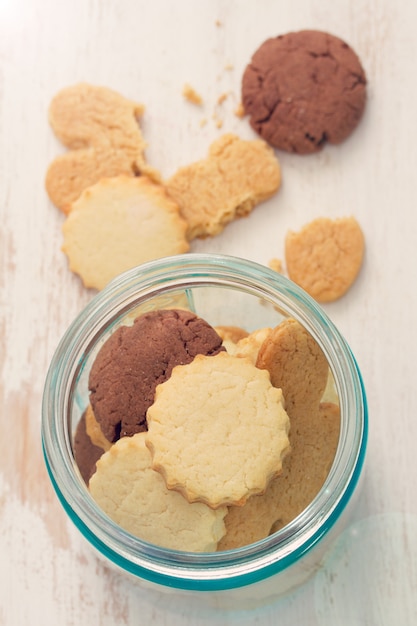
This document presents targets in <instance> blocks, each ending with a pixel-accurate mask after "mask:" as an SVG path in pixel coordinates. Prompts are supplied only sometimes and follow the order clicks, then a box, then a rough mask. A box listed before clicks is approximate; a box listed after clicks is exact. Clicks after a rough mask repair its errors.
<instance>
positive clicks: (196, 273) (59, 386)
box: [42, 254, 368, 608]
mask: <svg viewBox="0 0 417 626" xmlns="http://www.w3.org/2000/svg"><path fill="white" fill-rule="evenodd" d="M170 307H187V308H189V309H190V310H192V311H194V312H195V313H196V314H197V315H199V316H200V317H202V318H203V319H205V320H206V321H207V322H208V323H209V324H211V325H212V326H219V325H226V326H227V325H229V326H230V325H233V326H239V327H242V328H245V329H246V330H247V331H249V332H251V331H253V330H256V329H258V328H262V327H267V326H269V327H274V326H276V325H277V324H278V323H279V322H280V321H282V320H283V319H285V318H286V317H292V318H295V319H296V320H298V322H300V323H301V324H302V325H303V326H304V327H305V329H306V330H307V331H308V332H310V333H311V335H312V336H313V337H314V339H315V340H316V341H317V342H318V344H319V345H320V347H321V348H322V350H323V352H324V354H325V355H326V357H327V359H328V363H329V367H330V371H331V374H332V377H333V381H334V388H335V391H336V392H337V396H338V402H339V404H340V412H341V426H340V437H339V444H338V448H337V451H336V455H335V459H334V462H333V465H332V467H331V469H330V472H329V474H328V476H327V479H326V481H325V483H324V485H323V487H322V488H321V490H320V492H319V493H318V494H317V496H316V497H315V498H314V500H313V501H312V502H311V503H310V504H309V505H308V506H307V507H306V508H305V509H304V511H302V513H301V514H300V515H299V516H298V517H297V518H296V519H294V520H293V521H292V522H291V523H289V524H288V525H287V526H285V527H284V528H282V529H281V530H279V531H277V532H275V533H274V534H271V535H270V536H268V537H267V538H265V539H263V540H261V541H258V542H256V543H252V544H250V545H247V546H245V547H242V548H239V549H234V550H228V551H224V552H214V553H203V554H201V553H198V554H197V553H190V552H179V551H174V550H168V549H165V548H161V547H158V546H156V545H153V544H149V543H147V542H145V541H142V540H141V539H139V538H138V537H135V536H132V535H130V534H129V533H128V532H126V531H124V530H123V529H122V528H120V527H119V526H117V525H116V524H115V523H113V522H112V521H111V520H110V519H109V518H108V517H107V516H106V515H105V513H104V512H103V511H102V510H101V509H100V508H99V507H98V506H97V505H96V503H95V502H94V500H93V499H92V497H91V496H90V494H89V491H88V488H87V487H86V484H85V483H84V481H83V480H82V478H81V475H80V472H79V470H78V467H77V465H76V463H75V460H74V453H73V437H74V433H75V429H76V426H77V423H78V421H79V419H80V418H81V416H82V414H83V412H84V410H85V409H86V407H87V405H88V403H89V394H88V375H89V370H90V368H91V365H92V362H93V360H94V358H95V355H96V354H97V352H98V350H99V349H100V347H101V346H102V344H103V343H104V341H105V340H106V339H107V338H108V337H109V335H110V334H111V333H112V332H113V331H114V330H115V329H116V328H117V327H119V326H120V325H122V324H130V323H132V322H133V320H134V318H135V317H136V316H137V315H139V314H140V313H143V312H145V311H149V310H152V309H157V308H170ZM42 412H43V415H42V442H43V449H44V457H45V462H46V466H47V469H48V472H49V476H50V479H51V481H52V484H53V486H54V488H55V491H56V493H57V495H58V498H59V499H60V501H61V503H62V505H63V507H64V509H65V511H66V512H67V514H68V516H69V518H70V519H71V520H72V522H73V523H74V524H75V525H76V527H77V528H78V529H79V531H80V532H81V533H82V535H83V536H84V537H85V538H86V539H87V540H88V542H90V544H92V545H93V546H94V548H95V549H96V550H97V551H98V552H99V553H100V555H102V556H103V557H105V558H106V559H107V561H108V562H110V563H112V564H114V565H115V566H116V567H117V568H119V569H121V570H123V571H124V572H126V573H129V574H131V575H132V576H133V577H134V578H135V580H137V581H138V583H140V584H141V585H143V586H145V587H151V588H153V589H155V590H157V591H163V590H165V591H169V592H171V593H172V592H175V593H178V594H183V595H188V596H191V597H193V596H196V597H197V599H198V602H199V603H200V602H202V601H206V602H207V603H208V604H213V605H214V606H221V607H223V608H225V607H230V608H242V607H247V606H253V605H256V604H257V603H259V602H264V601H266V600H268V599H269V598H274V597H276V596H278V595H280V594H283V593H286V592H288V591H289V590H291V589H293V588H294V587H296V586H298V585H300V584H301V583H302V582H304V581H305V580H306V579H307V578H308V577H309V576H311V574H313V573H314V572H315V571H316V569H317V568H318V566H319V565H320V562H321V560H322V558H323V555H324V554H325V552H326V549H327V548H328V545H329V543H330V542H331V540H332V539H333V538H334V537H335V536H336V535H337V534H338V533H339V532H340V531H341V530H342V529H343V527H344V526H345V524H346V522H347V520H348V518H349V513H350V511H351V510H352V507H353V505H354V502H355V497H354V495H356V494H357V493H358V482H359V479H360V476H361V474H362V468H363V462H364V456H365V448H366V439H367V419H368V418H367V408H366V399H365V392H364V387H363V383H362V380H361V376H360V372H359V370H358V367H357V364H356V362H355V359H354V357H353V355H352V353H351V351H350V349H349V347H348V345H347V343H346V341H345V340H344V339H343V337H342V336H341V335H340V333H339V332H338V330H337V329H336V328H335V326H334V325H333V323H332V322H331V321H330V319H329V318H328V317H327V315H326V314H325V313H324V312H323V310H322V309H321V308H320V307H319V306H318V305H317V303H316V302H315V301H314V300H313V299H312V298H310V297H309V296H308V295H307V294H306V293H305V292H304V291H302V290H301V289H300V288H299V287H297V286H296V285H295V284H294V283H292V282H291V281H289V280H288V279H286V278H285V277H284V276H281V275H279V274H277V273H276V272H273V271H272V270H269V269H268V268H266V267H263V266H261V265H258V264H256V263H253V262H250V261H247V260H243V259H239V258H235V257H228V256H221V255H207V254H186V255H179V256H174V257H169V258H163V259H159V260H156V261H152V262H150V263H147V264H144V265H142V266H140V267H137V268H134V269H132V270H130V271H128V272H126V273H124V274H122V275H121V276H119V277H118V278H116V279H115V280H113V281H112V282H111V283H110V284H109V285H108V286H107V287H106V288H105V289H104V290H102V291H101V292H99V293H98V294H97V295H96V296H95V297H94V298H93V299H92V301H91V302H90V303H89V305H88V306H87V307H86V308H85V309H84V310H83V311H82V312H81V313H80V314H79V315H78V317H77V318H76V319H75V321H74V322H73V323H72V325H71V326H70V327H69V329H68V330H67V332H66V334H65V335H64V337H63V338H62V340H61V342H60V344H59V346H58V348H57V350H56V352H55V355H54V357H53V359H52V362H51V364H50V368H49V371H48V375H47V379H46V383H45V390H44V398H43V408H42Z"/></svg>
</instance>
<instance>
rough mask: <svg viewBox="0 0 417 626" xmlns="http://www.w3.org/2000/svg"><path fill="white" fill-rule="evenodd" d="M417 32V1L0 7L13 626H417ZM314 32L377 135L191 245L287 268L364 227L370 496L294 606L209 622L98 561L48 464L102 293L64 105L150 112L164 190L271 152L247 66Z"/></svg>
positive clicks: (96, 0)
mask: <svg viewBox="0 0 417 626" xmlns="http://www.w3.org/2000/svg"><path fill="white" fill-rule="evenodd" d="M416 23H417V4H416V3H415V2H414V1H413V0H399V1H398V2H394V1H393V0H293V1H292V2H286V3H284V2H278V1H277V0H259V1H257V2H255V1H253V0H252V1H250V0H229V1H226V0H216V1H213V0H199V1H198V2H197V1H196V0H194V1H192V0H152V1H151V2H144V1H143V0H121V1H116V0H103V1H102V2H101V1H100V0H73V1H72V2H61V1H59V0H58V1H53V0H0V424H1V430H0V624H1V625H2V626H3V625H4V626H24V625H26V624H28V625H29V624H31V625H37V624H42V625H43V626H49V625H51V626H57V625H59V626H70V625H74V626H75V625H77V626H80V625H84V624H88V625H89V626H93V625H96V624H97V625H100V626H113V625H116V624H117V625H118V626H123V625H127V626H133V625H134V624H135V625H136V624H144V625H147V626H154V625H155V626H162V625H170V626H191V625H193V626H196V625H197V626H198V625H201V626H202V625H209V624H210V625H211V624H212V625H214V624H222V625H225V624H247V625H249V624H253V625H255V624H256V625H259V626H272V625H275V624H277V623H279V624H280V625H281V626H287V625H288V626H289V625H290V624H291V625H293V624H303V625H305V626H329V625H330V624H331V625H332V626H339V625H340V626H342V625H343V626H347V625H348V626H353V625H356V624H360V625H362V624H365V625H370V626H373V625H375V626H392V625H393V624H398V626H400V625H401V626H407V625H411V624H415V623H416V618H417V609H416V606H417V602H416V599H415V598H416V593H417V540H416V537H417V498H416V495H415V494H416V487H415V485H416V483H417V464H416V450H417V443H416V442H417V419H416V416H417V399H416V398H417V394H416V374H415V358H416V354H417V323H416V322H417V319H416V316H417V253H416V240H417V211H416V207H415V203H416V200H415V196H416V172H417V156H416V155H417V147H416V146H417V121H416V119H417V115H416V112H417V81H416V79H415V77H416V63H417V38H416V35H415V25H416ZM304 28H313V29H321V30H326V31H328V32H330V33H333V34H335V35H337V36H339V37H341V38H343V39H345V40H346V41H347V42H348V43H349V44H350V45H351V46H352V47H353V48H354V49H355V50H356V52H357V53H358V55H359V57H360V58H361V60H362V63H363V65H364V68H365V70H366V73H367V78H368V102H367V107H366V111H365V115H364V118H363V120H362V121H361V123H360V125H359V127H358V128H357V129H356V131H355V132H354V133H353V134H352V136H351V137H350V138H349V139H348V140H347V141H345V142H344V143H343V144H341V145H339V146H326V147H325V148H324V149H323V150H322V151H321V152H320V153H318V154H315V155H311V156H303V157H301V156H297V155H290V154H286V153H282V152H280V153H278V152H277V155H278V158H279V160H280V163H281V167H282V177H283V184H282V188H281V189H280V190H279V192H278V194H277V195H276V196H275V197H274V198H273V199H271V200H269V201H268V202H265V203H263V204H262V205H259V206H258V207H257V208H256V209H255V210H254V211H253V213H252V214H251V215H250V216H249V217H247V218H245V219H241V220H237V221H235V222H233V223H232V224H230V225H229V226H228V227H227V228H226V229H225V230H224V232H223V233H222V234H221V235H219V236H218V237H214V238H211V239H206V240H200V241H195V242H193V244H192V250H193V251H207V252H222V253H228V254H235V255H238V256H243V257H246V258H249V259H252V260H254V261H258V262H260V263H263V264H267V263H268V262H269V260H270V259H271V258H273V257H277V258H280V259H283V258H284V238H285V234H286V232H287V231H288V230H289V229H291V230H298V229H299V228H300V227H301V226H302V225H304V224H305V223H307V222H308V221H310V220H312V219H314V218H315V217H319V216H328V217H339V216H345V215H354V216H355V217H356V218H357V219H358V221H359V222H360V224H361V226H362V228H363V231H364V234H365V238H366V258H365V263H364V266H363V268H362V271H361V274H360V276H359V278H358V280H357V282H356V283H355V285H354V286H353V287H352V289H351V290H350V291H349V292H348V293H347V294H346V296H345V297H343V298H341V299H340V300H339V301H337V302H335V303H333V304H328V305H325V306H324V308H325V310H326V312H327V313H328V314H329V315H330V317H331V318H332V319H333V321H334V322H335V323H336V325H337V326H338V327H339V329H340V330H341V331H342V333H343V334H344V336H345V337H346V339H347V340H348V342H349V343H350V345H351V348H352V350H353V352H354V354H355V356H356V358H357V360H358V363H359V366H360V368H361V370H362V373H363V377H364V381H365V385H366V389H367V395H368V401H369V409H370V441H369V448H368V457H367V471H366V476H365V482H364V487H363V491H362V494H361V497H360V500H359V502H358V507H357V510H356V513H355V518H354V520H353V522H352V526H351V527H350V528H349V529H348V531H347V532H346V533H345V535H344V536H343V537H342V538H341V540H340V543H339V552H338V553H336V554H334V555H333V558H332V559H329V561H328V563H326V564H325V566H324V567H323V569H322V570H321V571H320V572H319V573H318V574H317V576H316V577H315V578H313V579H312V580H311V581H310V582H309V583H308V584H307V585H306V586H305V587H304V588H303V589H301V590H299V591H297V592H296V593H294V594H292V595H291V596H289V597H287V598H284V599H282V600H280V601H278V602H276V603H275V604H273V605H271V606H267V607H264V608H262V609H257V610H254V611H248V612H240V611H235V612H233V611H232V612H228V613H226V612H210V611H204V610H197V609H195V608H194V607H191V606H188V605H187V604H186V603H178V602H177V600H176V599H175V598H170V599H169V600H168V601H167V602H166V603H165V604H163V605H161V604H160V603H158V602H157V601H155V599H154V598H153V596H152V595H150V594H148V593H145V592H143V591H140V590H138V589H137V587H136V586H135V585H134V584H133V583H131V582H130V581H128V580H126V579H125V578H124V577H123V576H120V575H119V574H117V573H114V572H112V571H111V570H110V569H109V568H108V567H107V565H106V564H104V563H103V562H102V561H100V560H99V559H98V558H97V556H96V555H95V554H94V553H93V552H92V551H91V549H90V547H89V546H88V545H87V544H86V543H85V541H84V540H83V539H82V537H81V536H79V534H78V532H77V531H76V529H74V528H73V526H72V525H71V524H70V522H69V521H67V519H66V517H65V514H64V512H63V510H62V508H61V506H60V504H59V502H58V501H57V499H56V497H55V495H54V493H53V491H52V488H51V486H50V483H49V480H48V477H47V475H46V470H45V467H44V463H43V458H42V451H41V443H40V414H41V399H42V390H43V384H44V379H45V376H46V371H47V367H48V364H49V362H50V359H51V357H52V355H53V353H54V350H55V348H56V346H57V343H58V341H59V339H60V337H61V336H62V334H63V333H64V332H65V330H66V328H67V327H68V325H69V324H70V322H71V321H72V320H73V318H74V317H75V316H76V314H77V313H78V312H79V311H80V310H81V309H82V308H83V306H85V305H86V304H87V302H89V301H90V299H91V298H92V296H93V292H92V291H88V290H86V289H84V288H83V287H82V285H81V282H80V280H79V278H78V277H77V276H75V275H74V274H72V273H71V272H70V271H69V269H68V264H67V259H66V257H65V255H64V254H63V253H62V252H61V250H60V248H61V244H62V235H61V225H62V223H63V220H64V216H63V215H62V213H60V212H59V211H58V210H57V209H56V207H54V206H53V205H52V204H51V203H50V201H49V200H48V197H47V195H46V193H45V189H44V178H45V172H46V169H47V167H48V165H49V163H50V162H51V161H52V159H53V158H55V157H56V156H57V155H58V154H60V153H61V152H63V151H64V149H63V147H62V146H61V144H60V143H59V142H58V140H57V139H56V138H55V137H54V135H53V133H52V130H51V128H50V127H49V124H48V118H47V110H48V105H49V103H50V101H51V98H52V97H53V95H54V94H55V93H56V92H57V91H58V90H59V89H61V88H62V87H65V86H67V85H71V84H73V83H76V82H80V81H86V82H90V83H93V84H101V85H106V86H109V87H111V88H113V89H115V90H117V91H119V92H120V93H122V94H123V95H125V96H126V97H129V98H131V99H133V100H136V101H139V102H142V103H143V104H144V105H145V107H146V110H145V113H144V116H143V120H142V131H143V134H144V136H145V139H146V141H147V143H148V148H147V153H146V154H147V159H148V161H149V163H150V164H152V165H153V166H155V167H156V168H158V169H159V170H160V171H161V173H162V175H163V176H164V177H166V176H169V175H170V174H171V173H173V172H174V171H175V170H176V169H177V168H178V167H179V166H180V165H185V164H188V163H190V162H192V161H194V160H196V159H200V158H203V157H204V156H205V154H206V153H207V150H208V147H209V145H210V143H211V142H212V141H213V140H214V139H215V138H217V137H219V136H220V135H221V134H222V133H224V132H235V133H237V134H238V135H239V136H241V137H243V138H249V139H250V138H254V137H255V135H254V133H253V131H252V130H251V129H250V127H249V124H248V121H247V119H241V118H239V117H238V116H236V114H235V110H236V107H237V106H238V104H239V102H240V81H241V77H242V73H243V70H244V68H245V66H246V64H247V63H248V62H249V60H250V57H251V55H252V53H253V52H254V51H255V49H256V48H257V47H258V46H259V45H260V44H261V43H262V42H263V41H264V40H265V39H266V38H268V37H271V36H275V35H278V34H282V33H285V32H288V31H291V30H300V29H304ZM185 83H188V84H190V85H192V86H193V87H194V88H195V89H196V90H197V91H198V92H199V93H200V94H201V95H202V98H203V105H202V106H201V107H197V106H195V105H193V104H191V103H189V102H186V101H185V100H184V98H183V96H182V89H183V86H184V84H185ZM222 94H227V97H226V99H225V100H224V102H223V103H221V104H219V98H220V97H221V96H222ZM203 119H204V120H206V123H205V124H202V120H203ZM338 559H339V560H338Z"/></svg>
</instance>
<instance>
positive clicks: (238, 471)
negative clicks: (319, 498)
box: [146, 352, 289, 508]
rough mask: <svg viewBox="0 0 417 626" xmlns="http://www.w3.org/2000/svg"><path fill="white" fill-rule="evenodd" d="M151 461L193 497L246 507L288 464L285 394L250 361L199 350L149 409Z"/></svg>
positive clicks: (177, 370)
mask: <svg viewBox="0 0 417 626" xmlns="http://www.w3.org/2000/svg"><path fill="white" fill-rule="evenodd" d="M147 420H148V432H147V435H146V444H147V445H148V446H149V449H150V450H151V453H152V467H153V468H154V469H156V470H157V471H159V472H161V474H162V475H163V477H164V479H165V482H166V484H167V486H168V488H170V489H175V490H178V491H180V492H181V493H182V494H183V495H184V496H185V497H186V498H187V500H189V501H190V502H204V503H205V504H208V505H209V506H210V507H213V508H217V507H219V506H223V505H227V504H235V505H239V506H240V505H243V504H244V503H245V502H246V500H247V498H248V497H249V496H250V495H252V494H256V493H263V492H264V491H265V489H266V487H267V486H268V484H269V482H270V481H271V480H272V479H273V478H274V477H275V476H276V475H277V474H279V472H280V471H281V469H282V459H283V458H284V456H285V455H286V453H287V452H288V449H289V445H288V430H289V419H288V415H287V413H286V412H285V410H284V405H283V398H282V392H281V390H280V389H276V388H275V387H273V386H272V384H271V381H270V378H269V373H268V372H266V371H264V370H260V369H258V368H257V367H255V366H254V365H253V364H252V363H251V362H250V361H249V359H245V358H238V357H234V356H231V355H230V354H227V353H226V352H221V353H219V354H217V355H215V356H213V357H206V356H202V355H198V356H196V357H195V359H194V360H193V361H192V362H191V363H189V364H188V365H184V366H181V365H180V366H177V367H175V368H174V369H173V371H172V374H171V376H170V378H169V379H168V380H167V381H166V382H164V383H163V384H161V385H159V386H158V387H157V389H156V392H155V402H154V403H153V404H152V405H151V406H150V407H149V409H148V412H147Z"/></svg>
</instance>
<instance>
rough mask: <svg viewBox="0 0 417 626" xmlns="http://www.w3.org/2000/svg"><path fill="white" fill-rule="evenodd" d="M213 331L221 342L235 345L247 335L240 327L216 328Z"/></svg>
mask: <svg viewBox="0 0 417 626" xmlns="http://www.w3.org/2000/svg"><path fill="white" fill-rule="evenodd" d="M215 331H216V332H217V334H218V335H219V336H220V337H221V338H222V339H223V341H231V342H233V343H237V342H238V341H240V339H244V338H245V337H247V336H248V335H249V333H248V331H247V330H245V329H244V328H240V326H216V327H215Z"/></svg>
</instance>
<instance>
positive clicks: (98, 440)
mask: <svg viewBox="0 0 417 626" xmlns="http://www.w3.org/2000/svg"><path fill="white" fill-rule="evenodd" d="M85 430H86V432H87V435H88V436H89V437H90V439H91V443H92V444H93V445H95V446H98V447H99V448H101V449H102V450H103V451H104V452H107V450H108V449H109V448H110V447H111V445H112V444H111V441H109V440H108V439H106V437H105V436H104V435H103V431H102V430H101V427H100V424H99V423H98V421H97V420H96V416H95V415H94V411H93V407H92V406H91V404H89V405H88V407H87V408H86V410H85Z"/></svg>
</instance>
